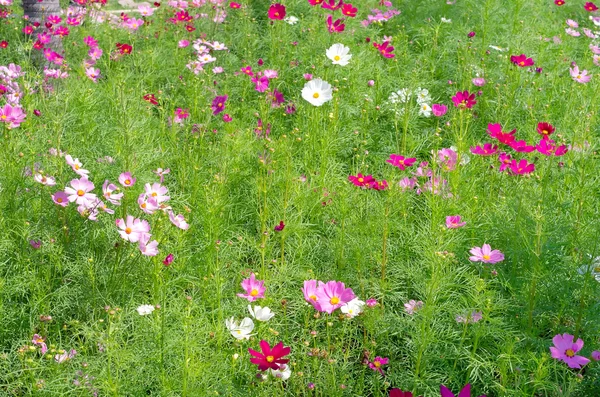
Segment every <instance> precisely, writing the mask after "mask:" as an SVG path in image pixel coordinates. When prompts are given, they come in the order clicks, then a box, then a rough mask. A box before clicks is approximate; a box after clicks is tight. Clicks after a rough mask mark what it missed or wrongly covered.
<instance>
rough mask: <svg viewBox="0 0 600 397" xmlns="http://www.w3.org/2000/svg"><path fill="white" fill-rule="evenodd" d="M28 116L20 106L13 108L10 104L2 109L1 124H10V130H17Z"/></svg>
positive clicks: (0, 113) (0, 112)
mask: <svg viewBox="0 0 600 397" xmlns="http://www.w3.org/2000/svg"><path fill="white" fill-rule="evenodd" d="M26 116H27V115H26V114H25V112H23V109H22V108H21V107H20V106H11V105H9V104H8V103H7V104H5V105H4V107H0V122H4V123H8V128H17V127H19V125H21V123H22V122H23V121H25V117H26Z"/></svg>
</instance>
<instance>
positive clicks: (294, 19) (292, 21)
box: [284, 15, 298, 25]
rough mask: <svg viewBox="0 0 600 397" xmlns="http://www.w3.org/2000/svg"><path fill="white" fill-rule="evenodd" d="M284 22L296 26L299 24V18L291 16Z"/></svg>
mask: <svg viewBox="0 0 600 397" xmlns="http://www.w3.org/2000/svg"><path fill="white" fill-rule="evenodd" d="M284 21H286V22H287V23H289V24H290V25H295V24H296V23H298V18H296V17H295V16H293V15H290V16H289V17H287V18H285V19H284Z"/></svg>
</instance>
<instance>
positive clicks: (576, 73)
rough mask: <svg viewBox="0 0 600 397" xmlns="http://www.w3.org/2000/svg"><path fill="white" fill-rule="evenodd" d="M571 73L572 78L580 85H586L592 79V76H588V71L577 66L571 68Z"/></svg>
mask: <svg viewBox="0 0 600 397" xmlns="http://www.w3.org/2000/svg"><path fill="white" fill-rule="evenodd" d="M569 72H570V73H571V77H572V78H573V80H575V81H576V82H578V83H582V84H585V83H587V82H589V81H590V80H591V79H592V76H591V75H590V74H588V73H589V72H588V71H587V70H581V71H580V70H579V66H577V65H575V66H573V67H572V68H569Z"/></svg>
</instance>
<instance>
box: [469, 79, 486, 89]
mask: <svg viewBox="0 0 600 397" xmlns="http://www.w3.org/2000/svg"><path fill="white" fill-rule="evenodd" d="M471 82H472V83H473V85H475V86H477V87H483V86H484V85H485V79H484V78H483V77H475V78H474V79H473V80H471Z"/></svg>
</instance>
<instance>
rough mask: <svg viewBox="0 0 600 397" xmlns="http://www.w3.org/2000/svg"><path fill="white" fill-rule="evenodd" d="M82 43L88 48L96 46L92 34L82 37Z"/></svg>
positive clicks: (96, 43) (96, 42)
mask: <svg viewBox="0 0 600 397" xmlns="http://www.w3.org/2000/svg"><path fill="white" fill-rule="evenodd" d="M39 39H40V37H39V36H38V40H39ZM40 41H41V40H40ZM83 43H84V44H85V45H87V46H88V47H90V48H95V47H98V41H97V40H96V39H95V38H93V37H92V36H87V37H86V38H85V39H83Z"/></svg>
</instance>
